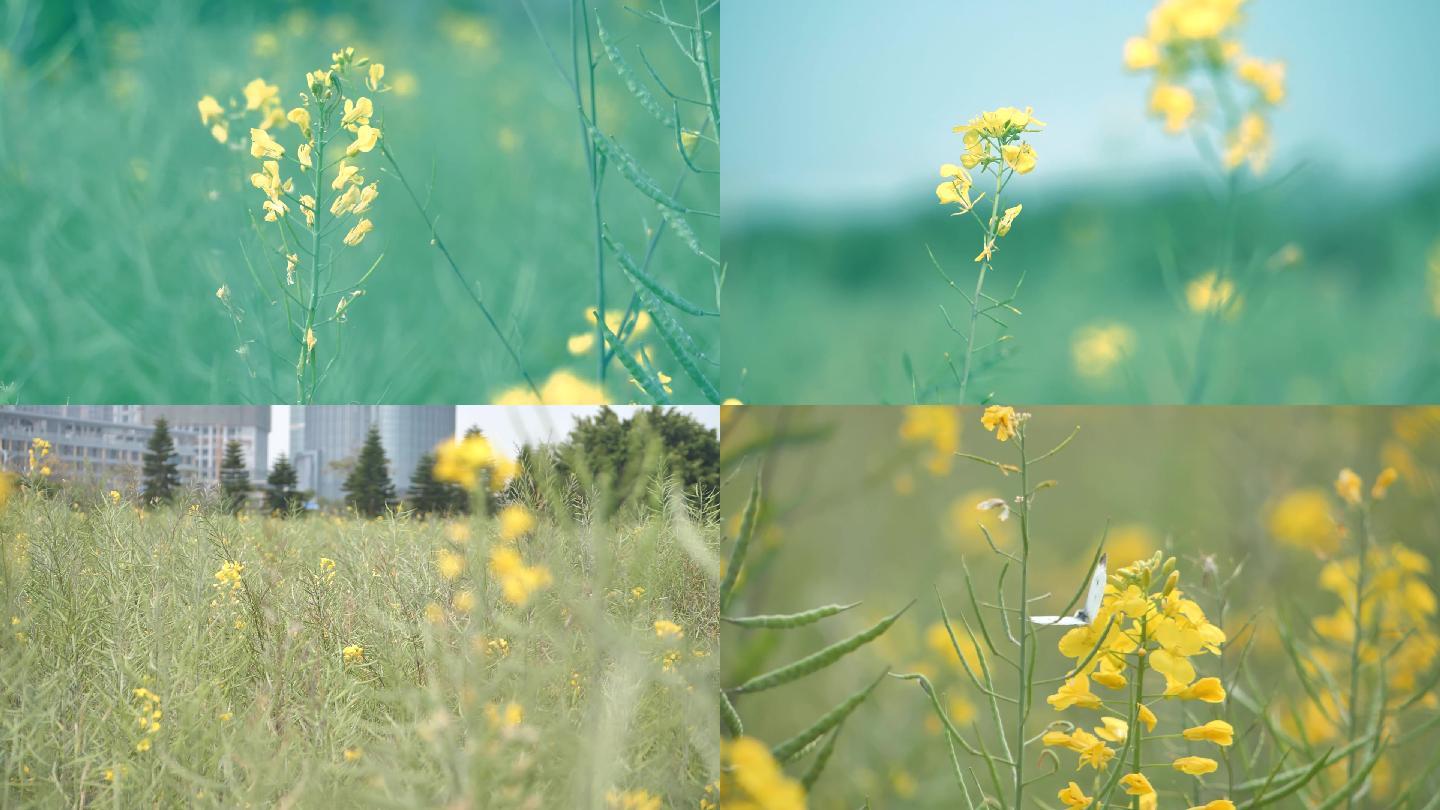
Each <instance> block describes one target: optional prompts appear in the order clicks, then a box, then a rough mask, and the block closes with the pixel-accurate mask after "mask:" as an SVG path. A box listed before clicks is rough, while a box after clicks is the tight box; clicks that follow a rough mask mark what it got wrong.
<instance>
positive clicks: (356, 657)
mask: <svg viewBox="0 0 1440 810" xmlns="http://www.w3.org/2000/svg"><path fill="white" fill-rule="evenodd" d="M340 657H341V659H342V660H344V662H345V663H347V664H361V663H364V661H365V648H364V647H361V646H360V645H358V644H349V645H346V647H345V649H343V650H341V651H340Z"/></svg>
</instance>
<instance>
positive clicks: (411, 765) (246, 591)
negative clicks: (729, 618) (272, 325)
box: [0, 483, 718, 808]
mask: <svg viewBox="0 0 1440 810" xmlns="http://www.w3.org/2000/svg"><path fill="white" fill-rule="evenodd" d="M544 491H545V492H546V493H547V496H546V498H545V500H544V502H543V503H539V504H537V503H531V507H532V508H533V509H535V510H536V511H537V512H538V513H539V514H540V516H541V519H540V522H539V526H538V528H537V529H536V530H535V531H534V533H533V534H532V535H530V536H529V537H527V538H524V539H522V540H520V541H519V545H518V548H519V549H520V551H521V553H522V555H523V557H524V558H525V562H526V564H527V565H529V566H543V567H546V568H548V570H549V571H550V572H551V573H552V575H553V583H552V584H551V585H550V586H549V587H547V588H543V589H541V590H540V591H539V592H538V593H537V594H535V595H534V596H532V597H531V599H530V600H529V602H528V603H527V604H525V605H523V606H521V605H515V604H511V603H509V602H507V601H505V599H503V598H502V596H501V591H500V588H499V586H498V583H497V582H496V581H495V579H496V577H495V576H493V575H492V574H491V573H490V572H488V570H487V567H486V565H485V563H484V560H485V559H486V558H487V549H489V548H490V547H491V546H493V545H495V544H497V543H499V542H500V541H499V540H498V539H497V537H496V532H497V526H496V524H495V523H494V522H493V521H491V520H490V519H487V518H483V517H476V518H466V519H455V520H435V521H420V520H414V519H411V518H409V517H406V516H404V515H401V516H395V517H388V518H382V519H378V520H374V521H363V520H358V519H354V518H350V517H342V516H329V517H313V518H310V519H295V520H281V519H277V518H269V517H267V518H259V517H249V518H244V517H242V518H240V519H236V518H232V517H229V516H225V515H223V514H220V513H218V512H217V510H216V509H215V508H214V505H213V504H211V503H208V502H205V501H203V500H202V501H201V502H199V503H198V504H185V503H182V504H179V505H177V506H175V507H169V508H158V509H148V510H144V511H142V510H139V509H137V508H136V507H135V505H134V504H132V503H129V502H127V501H117V500H114V499H112V498H111V497H110V496H108V495H105V494H103V493H101V492H98V491H89V490H86V489H85V488H83V487H74V488H66V489H64V490H62V491H60V492H59V493H58V494H57V495H56V497H53V498H43V497H40V496H37V495H34V494H21V495H17V496H16V497H15V498H14V499H12V501H11V503H10V504H9V506H8V508H6V509H4V510H3V511H0V542H3V546H4V551H5V553H4V557H3V561H4V568H3V570H0V574H3V576H0V600H3V603H4V606H5V615H6V617H7V618H8V617H11V616H13V617H14V619H12V620H10V622H8V623H7V625H6V632H5V635H4V638H3V639H0V683H3V684H4V687H3V689H0V694H3V703H4V706H5V711H4V720H3V726H0V763H3V764H0V805H3V806H19V805H24V806H27V807H31V806H33V807H59V806H73V805H77V804H79V805H84V806H94V807H110V806H114V807H120V806H133V805H135V804H137V803H144V804H146V805H155V806H193V807H246V806H252V807H258V806H272V805H286V806H296V807H320V806H334V804H335V803H337V802H344V803H349V804H353V805H356V806H365V807H415V806H428V807H440V806H479V805H482V804H483V805H484V806H487V807H497V808H499V807H514V808H538V807H558V806H565V807H595V808H600V807H608V806H611V805H610V803H609V802H608V800H607V798H606V797H607V794H609V793H611V792H612V791H618V792H619V794H617V795H621V794H623V793H624V792H626V791H629V792H630V795H631V796H632V798H633V797H642V794H641V793H640V791H644V792H645V794H648V796H649V797H651V798H655V799H657V800H658V801H660V802H661V803H663V806H667V807H668V806H675V807H694V806H697V805H698V804H699V803H700V801H701V799H702V797H703V796H706V795H710V794H709V793H707V786H710V787H709V788H708V790H709V791H711V792H712V793H713V789H714V788H713V786H712V783H713V782H714V780H715V779H716V778H717V776H718V771H717V768H718V759H717V757H718V754H717V742H716V740H717V715H716V706H715V700H714V694H715V692H714V690H715V686H716V682H715V674H716V672H715V670H716V662H717V660H718V647H717V645H718V639H717V635H716V634H717V627H716V624H717V623H716V618H715V612H716V611H715V604H716V602H715V600H716V593H717V591H716V588H717V585H718V578H717V577H716V576H715V571H716V568H715V565H714V558H713V550H714V545H715V540H716V535H717V529H716V526H715V525H714V522H713V517H711V516H709V513H707V512H705V511H704V510H700V511H696V510H695V509H694V508H692V507H691V506H690V505H687V504H686V503H685V500H684V498H683V497H682V496H681V494H680V493H678V492H676V491H675V490H673V489H672V488H670V487H666V486H663V485H661V484H659V483H655V484H653V488H652V489H651V490H649V491H648V492H645V493H642V494H641V495H640V496H638V497H637V498H635V499H632V503H631V504H630V505H628V506H625V507H623V508H622V509H621V511H620V512H619V513H618V514H615V515H613V516H610V517H608V518H606V517H602V516H599V515H596V514H594V513H593V508H592V507H591V506H590V504H591V501H590V499H589V498H588V497H586V496H585V495H583V494H581V493H580V492H579V491H578V490H571V489H567V488H564V487H561V488H560V489H558V490H555V491H551V490H544ZM550 496H555V497H553V498H552V497H550ZM545 504H548V506H546V505H545ZM440 549H448V550H450V551H451V552H453V553H456V554H459V555H461V557H462V558H463V559H464V561H465V565H464V570H463V572H462V573H461V574H460V575H459V576H458V577H457V578H454V579H453V580H451V579H446V577H444V576H442V575H441V574H440V573H438V572H437V551H438V550H440ZM321 558H328V559H330V560H333V561H334V567H333V572H334V575H333V579H332V578H327V576H326V572H327V568H326V567H325V566H324V564H322V563H321ZM226 561H235V562H239V563H242V564H243V565H244V568H243V573H242V574H241V576H240V579H239V581H238V582H237V583H236V584H234V585H232V584H231V583H230V582H228V581H224V580H222V579H221V578H219V577H217V576H216V574H217V572H219V571H220V570H221V569H222V567H223V565H224V564H225V563H226ZM463 594H468V595H469V596H468V597H467V596H466V595H463ZM467 598H471V599H472V600H473V604H469V605H467V604H466V602H465V600H466V599H467ZM660 620H665V621H673V622H675V623H677V624H679V625H680V626H681V627H683V632H684V636H683V639H675V638H671V637H666V638H662V637H660V636H659V633H658V632H657V629H656V627H655V622H656V621H660ZM352 645H353V646H356V647H359V648H363V657H361V658H357V659H356V660H352V661H347V657H346V655H345V653H344V650H345V649H346V648H348V647H350V646H352ZM671 656H673V657H671ZM137 688H143V689H148V690H150V691H151V692H153V693H154V694H155V695H157V696H158V698H159V702H158V708H160V709H161V711H162V712H163V718H160V719H159V720H158V722H160V724H161V729H160V730H159V731H158V732H153V733H142V731H141V729H140V727H139V726H138V724H137V720H136V712H137V711H138V710H140V709H141V708H143V707H145V701H142V700H141V699H139V698H137V697H136V696H135V695H136V693H135V692H134V690H135V689H137ZM147 738H148V739H150V740H152V747H150V749H149V750H146V751H137V744H138V743H139V742H140V740H142V739H147ZM636 806H645V805H636Z"/></svg>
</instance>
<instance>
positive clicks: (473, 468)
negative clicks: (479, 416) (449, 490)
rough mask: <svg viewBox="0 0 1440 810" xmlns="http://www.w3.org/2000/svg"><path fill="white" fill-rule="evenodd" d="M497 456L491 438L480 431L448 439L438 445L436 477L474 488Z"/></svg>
mask: <svg viewBox="0 0 1440 810" xmlns="http://www.w3.org/2000/svg"><path fill="white" fill-rule="evenodd" d="M497 458H498V455H497V454H496V452H495V448H494V446H492V445H491V444H490V440H489V439H487V438H485V437H484V436H482V435H480V434H478V433H476V434H473V435H470V436H466V437H465V438H463V439H446V440H445V441H443V442H441V443H440V445H439V446H438V447H436V448H435V477H436V478H437V479H439V480H441V481H447V482H449V483H452V484H459V485H460V486H462V487H464V488H466V489H474V488H475V487H476V486H478V485H479V484H480V475H481V473H483V472H485V471H487V470H489V469H491V468H492V467H493V466H494V465H495V462H496V460H497Z"/></svg>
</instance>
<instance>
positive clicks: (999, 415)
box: [980, 405, 1020, 442]
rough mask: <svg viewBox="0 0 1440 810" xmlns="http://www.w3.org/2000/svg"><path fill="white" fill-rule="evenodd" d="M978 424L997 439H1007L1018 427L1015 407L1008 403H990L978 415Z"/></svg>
mask: <svg viewBox="0 0 1440 810" xmlns="http://www.w3.org/2000/svg"><path fill="white" fill-rule="evenodd" d="M980 424H982V425H984V426H985V429H986V430H988V431H991V432H993V433H994V434H995V438H996V440H998V441H1002V442H1003V441H1009V439H1010V437H1011V436H1014V435H1015V431H1016V430H1017V429H1018V427H1019V424H1020V422H1019V419H1018V418H1017V416H1016V414H1015V409H1014V408H1012V407H1010V406H1009V405H991V406H989V407H988V408H986V409H985V413H984V414H983V415H981V417H980Z"/></svg>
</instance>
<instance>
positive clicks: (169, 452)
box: [140, 416, 180, 503]
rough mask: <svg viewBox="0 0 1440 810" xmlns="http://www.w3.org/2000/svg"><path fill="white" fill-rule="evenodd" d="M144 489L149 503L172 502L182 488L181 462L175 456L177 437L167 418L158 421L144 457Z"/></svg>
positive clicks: (141, 487) (142, 489)
mask: <svg viewBox="0 0 1440 810" xmlns="http://www.w3.org/2000/svg"><path fill="white" fill-rule="evenodd" d="M140 473H141V484H140V491H141V493H142V494H143V495H144V496H145V501H146V502H147V503H169V502H170V501H172V500H174V498H175V493H176V492H177V491H179V489H180V465H179V462H178V461H177V460H176V456H175V439H174V438H173V437H172V436H171V435H170V423H169V422H167V421H165V417H163V416H162V417H160V418H159V419H156V420H155V432H154V433H151V434H150V441H149V442H147V443H146V445H145V454H144V455H143V456H141V468H140Z"/></svg>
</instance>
